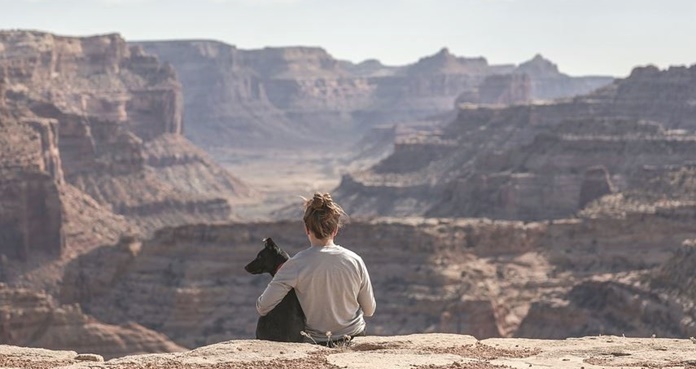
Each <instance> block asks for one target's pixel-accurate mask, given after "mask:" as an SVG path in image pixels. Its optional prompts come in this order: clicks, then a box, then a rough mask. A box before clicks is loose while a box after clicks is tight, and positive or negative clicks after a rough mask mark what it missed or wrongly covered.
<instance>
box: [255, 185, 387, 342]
mask: <svg viewBox="0 0 696 369" xmlns="http://www.w3.org/2000/svg"><path fill="white" fill-rule="evenodd" d="M341 214H343V211H342V210H341V208H340V207H339V206H338V205H336V204H335V203H333V201H332V199H331V197H330V196H329V195H328V194H324V195H320V194H315V195H314V198H312V199H311V200H307V201H306V203H305V216H304V221H305V231H306V232H307V236H308V238H309V240H310V243H311V245H312V246H311V247H309V248H307V249H305V250H303V251H301V252H299V253H297V255H295V256H294V257H292V258H291V259H290V260H288V261H287V262H286V263H285V264H284V265H283V267H282V268H280V270H278V273H276V275H275V277H274V278H273V280H272V281H271V283H270V284H269V285H268V287H267V288H266V290H265V291H264V293H263V294H262V295H261V297H259V299H258V301H257V304H256V307H257V310H258V311H259V314H261V315H265V314H266V313H268V311H270V310H271V309H273V307H275V305H276V304H277V303H278V302H279V301H280V300H281V299H282V298H283V297H284V296H285V294H286V293H287V291H289V290H290V289H291V288H294V289H295V292H296V293H297V298H298V300H299V301H300V305H302V310H303V311H304V313H305V316H306V317H307V325H306V333H308V334H309V335H310V336H311V339H312V340H314V341H316V342H325V341H327V340H336V339H342V338H343V337H344V336H351V337H352V336H355V335H360V334H363V333H364V330H365V320H364V318H363V316H372V314H373V313H374V311H375V308H376V303H375V299H374V294H373V291H372V284H371V282H370V276H369V274H368V272H367V268H366V266H365V263H364V262H363V260H362V258H360V256H358V255H357V254H356V253H354V252H352V251H350V250H348V249H346V248H344V247H341V246H338V245H336V244H334V242H333V239H334V237H335V236H336V233H337V232H338V227H339V222H338V220H339V217H340V215H341Z"/></svg>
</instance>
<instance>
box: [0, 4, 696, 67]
mask: <svg viewBox="0 0 696 369" xmlns="http://www.w3.org/2000/svg"><path fill="white" fill-rule="evenodd" d="M16 28H21V29H37V30H42V31H48V32H53V33H57V34H61V35H70V36H86V35H93V34H102V33H112V32H118V33H120V34H121V35H123V37H125V38H126V40H162V39H191V38H196V39H214V40H219V41H223V42H226V43H229V44H232V45H236V46H237V47H239V48H242V49H254V48H261V47H264V46H296V45H303V46H321V47H323V48H324V49H326V50H327V51H328V52H329V53H330V54H331V55H333V56H334V57H336V58H339V59H346V60H351V61H353V62H359V61H362V60H364V59H368V58H374V59H379V60H380V61H382V62H383V63H384V64H388V65H404V64H409V63H413V62H416V61H417V60H418V59H419V58H421V57H423V56H427V55H432V54H434V53H436V52H437V51H438V50H440V49H441V48H443V47H447V48H449V50H450V52H452V53H453V54H455V55H458V56H465V57H478V56H483V57H485V58H486V59H488V62H489V63H492V64H503V63H505V64H507V63H513V64H519V63H521V62H523V61H526V60H529V59H531V58H532V57H533V56H534V55H535V54H537V53H540V54H542V55H543V56H545V57H546V58H548V59H550V60H552V61H553V62H555V63H556V64H558V66H559V68H560V70H561V71H562V72H565V73H568V74H570V75H589V74H602V75H613V76H617V77H621V76H626V75H628V74H629V73H630V71H631V69H632V68H633V67H634V66H637V65H646V64H654V65H657V66H658V67H660V68H666V67H668V66H670V65H693V64H696V40H695V39H694V37H696V0H342V1H338V0H195V1H183V0H0V29H16Z"/></svg>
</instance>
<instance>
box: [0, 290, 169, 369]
mask: <svg viewBox="0 0 696 369" xmlns="http://www.w3.org/2000/svg"><path fill="white" fill-rule="evenodd" d="M0 343H2V344H10V345H21V346H28V347H38V348H51V349H68V348H70V349H73V350H77V351H83V352H85V351H86V352H98V353H99V354H100V355H103V356H106V357H109V358H111V357H116V356H121V355H124V354H127V353H135V352H140V353H147V352H173V351H180V350H181V347H179V346H177V345H175V344H174V343H172V342H171V341H169V340H168V339H167V337H165V336H164V335H162V334H159V333H156V332H153V331H151V330H148V329H146V328H144V327H142V326H140V325H138V324H135V323H128V324H123V325H107V324H103V323H101V322H98V321H96V320H95V319H94V318H92V317H90V316H88V315H85V314H84V313H83V312H82V311H81V309H80V308H79V306H77V305H62V306H57V305H55V303H53V302H52V300H51V298H50V296H48V295H46V294H44V293H41V292H34V291H31V290H28V289H21V288H19V289H15V288H10V287H7V286H5V287H2V288H0ZM89 357H91V358H92V359H97V358H98V357H99V355H92V356H89ZM70 359H72V360H90V359H80V358H79V356H78V355H77V354H75V355H72V356H71V357H70ZM91 361H95V360H91ZM101 361H103V359H102V360H101Z"/></svg>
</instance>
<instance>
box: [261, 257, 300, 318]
mask: <svg viewBox="0 0 696 369" xmlns="http://www.w3.org/2000/svg"><path fill="white" fill-rule="evenodd" d="M292 269H293V268H291V267H290V268H289V267H288V265H287V263H286V264H285V265H283V266H282V267H281V268H280V269H279V270H278V272H277V273H276V275H275V277H273V280H271V283H269V284H268V286H266V290H264V291H263V293H262V294H261V296H259V299H258V300H256V311H258V312H259V315H261V316H265V315H266V314H268V313H269V312H270V311H271V310H273V308H274V307H276V305H278V304H279V303H280V301H282V300H283V298H284V297H285V295H287V294H288V292H289V291H290V290H291V289H292V288H294V287H295V282H296V278H295V275H296V273H294V271H293V270H292Z"/></svg>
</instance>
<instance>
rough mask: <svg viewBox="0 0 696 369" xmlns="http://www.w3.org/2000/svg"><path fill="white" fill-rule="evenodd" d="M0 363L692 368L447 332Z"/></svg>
mask: <svg viewBox="0 0 696 369" xmlns="http://www.w3.org/2000/svg"><path fill="white" fill-rule="evenodd" d="M0 350H1V351H0V365H3V366H8V365H10V366H12V365H21V366H22V367H25V368H46V367H56V366H61V367H65V368H71V369H79V368H88V367H89V368H115V369H120V368H132V367H155V366H156V367H163V368H182V367H186V368H192V369H199V368H200V369H203V368H209V367H214V366H224V367H225V368H231V369H241V368H252V369H256V368H267V367H270V366H272V367H283V368H291V369H308V368H331V367H343V368H349V369H358V368H362V369H374V368H384V367H389V368H412V367H414V366H415V367H418V368H439V367H448V368H449V367H451V368H492V367H502V366H506V367H516V368H517V367H519V368H522V367H525V368H527V367H529V365H532V366H533V367H537V366H540V367H554V368H583V367H591V366H605V367H624V368H641V367H668V366H680V367H684V368H691V367H693V365H694V364H693V355H694V353H695V352H694V350H695V349H694V346H693V345H692V344H691V343H690V342H689V340H686V339H666V338H627V337H620V336H589V337H582V338H575V339H567V340H529V339H510V338H505V339H487V340H482V341H478V340H476V339H475V338H474V337H472V336H464V335H453V334H416V335H408V336H391V337H358V338H356V339H355V340H354V342H353V344H352V345H350V346H349V347H347V348H343V349H336V350H332V349H327V348H323V347H321V346H317V345H312V344H302V343H292V344H288V343H279V342H263V341H258V340H238V341H227V342H221V343H217V344H214V345H209V346H205V347H200V348H198V349H195V350H191V351H188V352H182V353H171V354H158V355H131V356H125V357H121V358H115V359H111V360H108V361H106V362H104V363H99V362H89V363H81V362H76V361H74V360H72V357H74V356H71V355H74V354H75V353H74V352H71V351H51V350H41V349H28V348H23V347H17V346H1V347H0Z"/></svg>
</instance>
